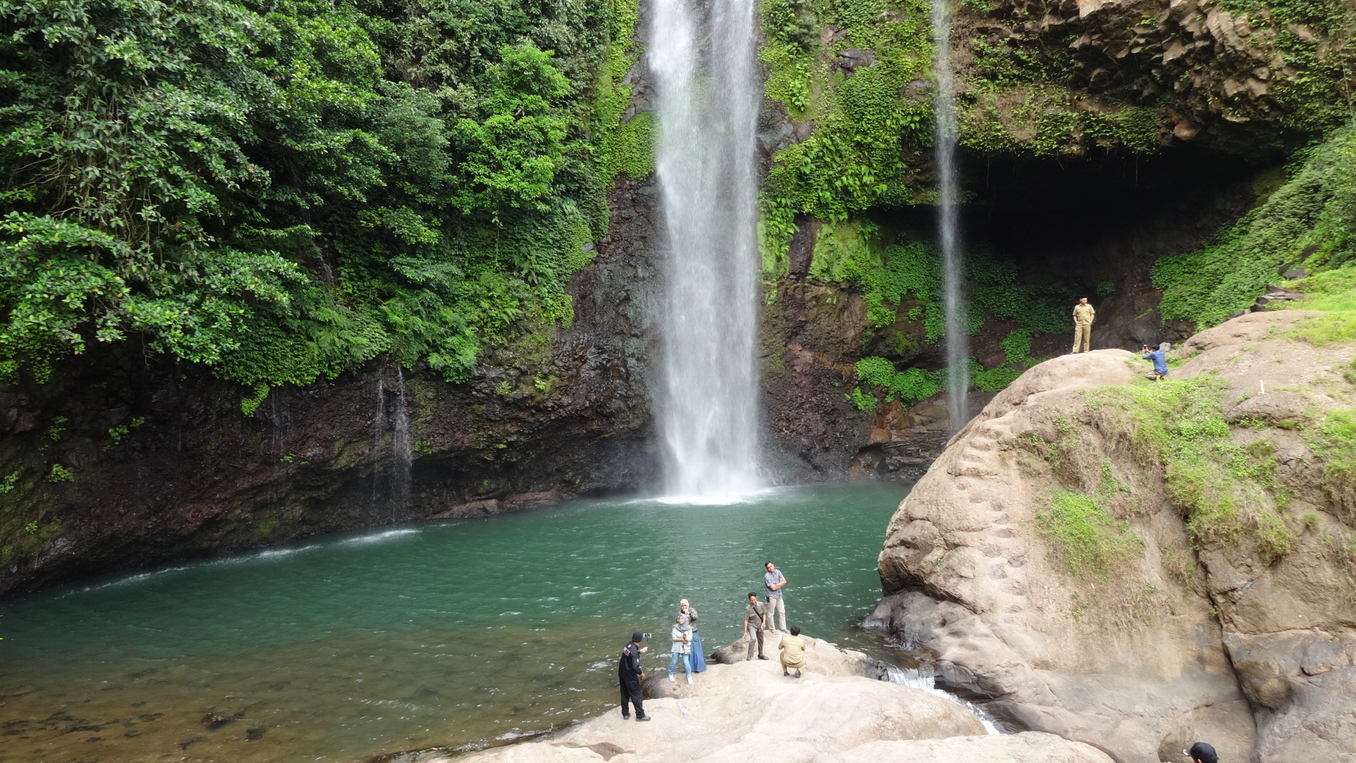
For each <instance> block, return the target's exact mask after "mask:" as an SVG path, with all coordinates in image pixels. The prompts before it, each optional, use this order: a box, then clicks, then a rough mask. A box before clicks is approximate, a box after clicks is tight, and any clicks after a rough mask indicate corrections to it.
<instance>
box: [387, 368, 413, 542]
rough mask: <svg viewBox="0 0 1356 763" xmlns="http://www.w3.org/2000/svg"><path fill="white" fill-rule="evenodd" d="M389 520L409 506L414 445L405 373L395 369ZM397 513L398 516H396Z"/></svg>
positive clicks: (395, 517)
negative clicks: (411, 437)
mask: <svg viewBox="0 0 1356 763" xmlns="http://www.w3.org/2000/svg"><path fill="white" fill-rule="evenodd" d="M391 458H392V460H393V461H394V462H395V463H394V468H393V471H392V474H391V518H392V519H397V518H399V516H403V515H404V514H405V513H406V511H407V510H408V509H409V506H410V471H411V468H412V467H413V465H414V443H413V441H412V440H411V439H410V409H409V405H408V404H407V403H406V401H405V372H404V370H402V369H401V368H400V367H398V366H397V367H396V409H395V414H394V415H393V416H392V417H391ZM397 512H399V514H397Z"/></svg>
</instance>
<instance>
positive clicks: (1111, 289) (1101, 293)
mask: <svg viewBox="0 0 1356 763" xmlns="http://www.w3.org/2000/svg"><path fill="white" fill-rule="evenodd" d="M1115 293H1116V284H1114V283H1112V282H1111V281H1102V282H1101V283H1098V284H1097V296H1098V297H1102V298H1103V299H1105V298H1106V297H1109V296H1111V295H1112V294H1115Z"/></svg>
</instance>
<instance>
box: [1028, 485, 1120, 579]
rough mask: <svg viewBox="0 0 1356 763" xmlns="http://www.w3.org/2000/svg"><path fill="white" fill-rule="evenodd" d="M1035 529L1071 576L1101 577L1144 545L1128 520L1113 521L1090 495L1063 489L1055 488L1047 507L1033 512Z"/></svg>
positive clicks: (1104, 577) (1103, 577)
mask: <svg viewBox="0 0 1356 763" xmlns="http://www.w3.org/2000/svg"><path fill="white" fill-rule="evenodd" d="M1036 529H1037V531H1038V532H1040V534H1041V537H1043V538H1045V540H1046V542H1047V543H1049V544H1050V548H1051V549H1052V550H1053V551H1054V553H1055V557H1056V558H1057V559H1058V560H1059V562H1060V564H1061V565H1063V567H1064V569H1065V570H1066V571H1067V572H1068V573H1069V574H1070V575H1072V576H1074V577H1075V578H1097V579H1099V580H1105V579H1106V578H1107V576H1108V574H1110V573H1111V572H1113V571H1114V570H1116V569H1117V568H1119V567H1121V566H1122V565H1124V564H1125V563H1127V562H1129V561H1131V560H1133V559H1135V558H1137V557H1138V556H1139V555H1140V553H1141V551H1142V550H1143V548H1144V541H1143V540H1142V539H1141V538H1140V537H1139V536H1137V535H1135V534H1133V533H1131V532H1130V528H1129V524H1128V523H1126V522H1117V521H1116V520H1115V519H1114V518H1112V516H1111V515H1110V514H1108V513H1107V512H1106V510H1105V509H1103V508H1102V507H1101V505H1099V504H1098V503H1097V501H1095V500H1093V499H1092V498H1089V497H1088V496H1085V495H1079V494H1078V493H1071V492H1069V491H1067V490H1056V491H1055V495H1054V498H1053V499H1052V500H1051V501H1050V508H1049V510H1047V511H1040V512H1037V513H1036Z"/></svg>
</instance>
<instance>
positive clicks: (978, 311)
mask: <svg viewBox="0 0 1356 763" xmlns="http://www.w3.org/2000/svg"><path fill="white" fill-rule="evenodd" d="M886 236H887V232H885V231H883V230H882V229H881V228H880V227H879V226H877V225H876V224H874V223H872V222H870V221H868V220H853V221H848V222H844V223H839V224H834V223H825V224H824V225H823V227H822V228H821V230H820V234H819V237H818V238H817V239H816V242H815V250H814V254H813V256H812V257H811V260H810V271H809V274H808V275H809V277H810V278H813V279H815V280H820V281H826V282H830V283H841V284H844V285H847V286H851V287H853V288H856V289H859V290H860V291H861V292H862V295H863V298H864V299H865V300H866V304H867V317H868V319H869V322H870V325H871V327H872V328H883V327H885V326H888V325H890V324H892V323H894V322H895V321H896V320H897V319H898V317H899V316H898V310H899V307H900V306H901V305H902V304H903V303H904V302H905V301H906V300H913V301H915V302H916V303H917V304H916V306H915V307H913V308H911V309H910V310H909V311H908V313H907V317H908V319H909V320H910V321H919V320H921V321H922V322H923V326H924V338H925V339H926V341H929V342H936V341H937V340H939V339H940V338H941V336H942V333H943V331H944V316H943V313H942V293H941V292H942V286H941V282H942V274H941V261H940V257H939V256H938V254H937V252H936V251H935V250H934V249H933V248H932V246H931V245H930V244H928V243H926V242H923V241H919V240H916V239H910V238H902V237H901V240H900V241H899V242H898V243H892V244H888V245H882V243H881V242H882V240H883V239H884V238H886ZM965 276H966V282H967V284H968V285H969V287H970V292H971V297H972V299H971V300H970V301H969V303H968V304H967V305H966V308H965V312H966V318H967V330H968V331H969V333H971V334H974V333H976V332H978V331H979V329H980V327H981V326H982V325H983V323H984V314H983V310H986V309H987V310H988V311H989V313H990V314H992V315H993V316H994V317H995V318H998V319H999V320H1016V321H1017V322H1018V323H1019V324H1020V325H1021V326H1022V328H1023V329H1024V330H1025V331H1027V332H1028V334H1029V332H1031V331H1063V330H1064V329H1065V328H1066V327H1067V326H1066V324H1067V323H1068V305H1069V303H1070V302H1071V301H1072V300H1071V295H1072V293H1073V292H1072V291H1071V290H1070V289H1069V288H1068V287H1066V286H1063V285H1061V284H1053V283H1034V284H1023V283H1018V282H1017V276H1018V273H1017V267H1016V265H1015V264H1014V263H1012V262H1010V261H1006V260H1003V259H1001V258H999V257H998V256H997V255H995V254H993V253H992V252H989V251H987V250H983V249H976V250H974V251H972V252H969V253H967V257H966V261H965ZM1028 352H1029V350H1028ZM1009 357H1010V359H1011V360H1012V361H1013V362H1016V361H1018V360H1020V359H1021V358H1024V357H1026V354H1025V353H1022V354H1020V355H1012V354H1010V355H1009Z"/></svg>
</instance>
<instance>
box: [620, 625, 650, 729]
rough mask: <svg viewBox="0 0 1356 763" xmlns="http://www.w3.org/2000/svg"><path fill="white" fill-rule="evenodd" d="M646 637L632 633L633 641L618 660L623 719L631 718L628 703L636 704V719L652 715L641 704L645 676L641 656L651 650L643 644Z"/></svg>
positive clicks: (648, 717) (644, 718)
mask: <svg viewBox="0 0 1356 763" xmlns="http://www.w3.org/2000/svg"><path fill="white" fill-rule="evenodd" d="M643 638H645V634H643V633H641V632H640V631H636V632H635V633H632V634H631V643H629V644H627V645H626V646H625V647H623V648H622V653H621V659H620V660H618V661H617V680H618V682H620V683H621V698H622V700H621V705H622V720H624V721H627V720H630V719H631V713H630V712H629V711H628V708H627V703H628V702H629V703H630V704H632V705H635V706H636V720H638V721H648V720H650V716H648V715H646V714H645V707H644V706H643V705H641V700H642V697H641V694H640V682H641V680H642V679H644V678H645V671H644V670H641V668H640V656H641V655H642V654H645V653H646V652H648V651H650V648H649V647H648V646H641V645H640V640H641V639H643Z"/></svg>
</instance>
